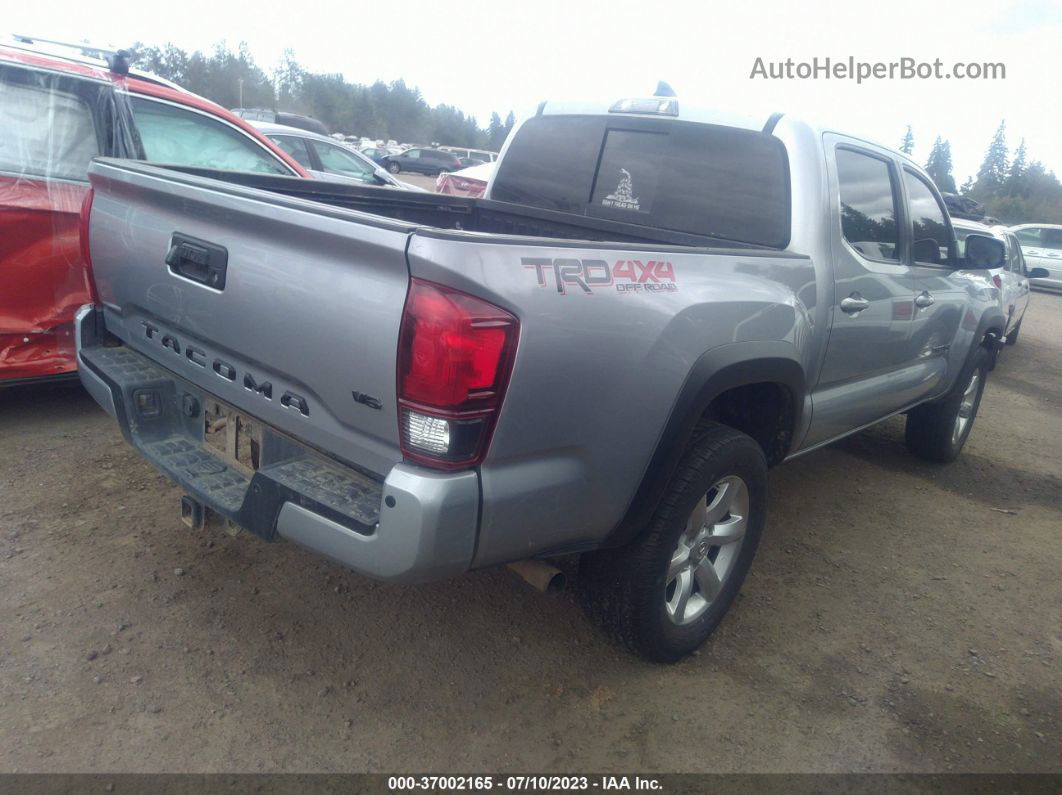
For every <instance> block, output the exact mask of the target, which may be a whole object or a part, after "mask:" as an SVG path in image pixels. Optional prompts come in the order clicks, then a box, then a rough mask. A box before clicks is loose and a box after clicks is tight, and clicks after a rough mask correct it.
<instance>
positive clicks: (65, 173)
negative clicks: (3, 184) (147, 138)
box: [0, 70, 100, 181]
mask: <svg viewBox="0 0 1062 795" xmlns="http://www.w3.org/2000/svg"><path fill="white" fill-rule="evenodd" d="M19 71H21V70H19ZM7 77H8V75H5V74H3V73H0V112H2V113H3V122H0V172H3V173H6V174H15V175H17V176H24V177H43V178H46V179H64V180H78V181H85V180H87V179H88V176H87V173H88V165H89V161H90V160H91V159H92V158H93V157H95V156H96V155H98V154H100V144H99V140H98V138H97V135H96V126H95V122H94V121H93V116H92V109H91V107H89V104H88V102H86V101H85V99H84V98H83V97H81V96H79V95H78V94H77V93H75V92H74V90H73V81H71V80H67V79H61V78H58V77H52V76H49V75H44V74H36V75H26V76H25V77H26V79H17V78H18V77H21V76H17V74H16V73H15V72H12V74H11V77H12V78H13V79H11V80H8V79H7ZM67 89H69V90H67Z"/></svg>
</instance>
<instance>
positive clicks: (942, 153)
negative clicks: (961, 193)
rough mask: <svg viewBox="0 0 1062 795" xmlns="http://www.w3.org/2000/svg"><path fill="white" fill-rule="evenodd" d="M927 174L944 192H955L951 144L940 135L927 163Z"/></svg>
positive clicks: (934, 143)
mask: <svg viewBox="0 0 1062 795" xmlns="http://www.w3.org/2000/svg"><path fill="white" fill-rule="evenodd" d="M926 173H927V174H929V176H930V178H932V180H933V182H934V183H936V186H937V187H938V188H939V189H940V190H941V191H942V192H944V193H954V192H955V177H954V176H952V173H951V144H950V143H948V142H947V141H945V140H943V139H941V137H940V136H939V135H938V136H937V140H935V141H934V142H933V149H932V151H930V153H929V159H928V160H927V161H926Z"/></svg>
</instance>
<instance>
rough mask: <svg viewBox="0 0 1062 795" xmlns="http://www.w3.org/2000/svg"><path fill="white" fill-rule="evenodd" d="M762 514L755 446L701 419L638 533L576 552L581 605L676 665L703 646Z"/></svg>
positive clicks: (760, 461)
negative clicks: (626, 541) (618, 543)
mask: <svg viewBox="0 0 1062 795" xmlns="http://www.w3.org/2000/svg"><path fill="white" fill-rule="evenodd" d="M766 515H767V462H766V460H765V458H764V455H763V451H762V450H761V449H760V446H759V445H758V444H757V443H756V442H755V441H754V440H753V439H752V438H750V437H748V436H746V435H745V434H743V433H740V432H738V431H735V430H733V429H732V428H729V427H727V426H724V425H719V424H717V423H704V424H702V425H701V426H699V427H698V430H697V432H696V434H695V436H694V440H693V442H692V443H691V444H690V446H689V448H688V449H687V451H686V454H685V456H684V457H683V460H682V462H681V463H680V464H679V467H678V469H677V470H676V472H675V474H674V475H673V476H672V478H671V481H670V482H669V484H668V486H667V490H666V492H665V494H664V498H663V500H662V501H661V504H660V507H659V508H658V509H657V511H656V514H655V515H654V516H653V518H652V520H650V522H649V525H648V526H647V527H646V529H645V531H644V532H643V533H642V534H641V535H640V536H639V537H638V539H637V540H636V541H635V542H634V543H632V544H631V545H629V546H627V547H624V548H622V549H616V550H603V551H600V552H596V553H592V554H588V555H584V557H583V565H582V576H581V577H580V590H581V592H582V598H583V603H584V606H585V607H586V608H587V610H588V612H589V613H590V614H591V616H592V617H593V618H594V619H595V620H596V621H597V622H598V623H600V624H601V625H602V626H603V627H604V628H605V630H606V631H607V632H609V633H610V634H611V635H612V636H613V637H615V638H616V639H618V640H620V641H621V642H623V643H624V644H626V645H627V647H628V648H630V649H631V650H632V651H635V652H637V653H638V654H640V655H641V656H643V657H645V658H647V659H649V660H654V661H658V662H674V661H676V660H678V659H680V658H681V657H683V656H685V655H686V654H689V653H690V652H692V651H693V650H695V649H696V648H697V647H698V646H700V645H701V644H702V643H704V641H705V640H706V639H707V638H708V636H709V635H711V634H712V631H713V630H715V628H716V627H717V626H718V625H719V622H720V621H721V620H722V618H723V616H724V615H725V614H726V611H727V609H728V608H729V607H730V605H731V604H732V603H733V601H734V599H735V597H736V596H737V593H738V590H739V589H740V588H741V583H742V582H743V581H744V579H745V575H746V574H747V573H748V570H749V566H750V565H751V563H752V558H753V557H754V556H755V554H756V547H757V545H758V544H759V540H760V533H761V532H762V530H763V525H764V523H765V520H766Z"/></svg>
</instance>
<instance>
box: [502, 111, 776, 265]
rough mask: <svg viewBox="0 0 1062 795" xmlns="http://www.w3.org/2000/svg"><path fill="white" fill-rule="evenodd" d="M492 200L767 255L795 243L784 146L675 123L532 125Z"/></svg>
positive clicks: (553, 120) (549, 119) (561, 121)
mask: <svg viewBox="0 0 1062 795" xmlns="http://www.w3.org/2000/svg"><path fill="white" fill-rule="evenodd" d="M491 198H492V199H494V200H496V201H503V202H510V203H513V204H522V205H528V206H532V207H539V208H542V209H547V210H558V211H561V212H567V213H575V214H579V215H585V216H593V217H596V218H603V219H609V220H614V221H622V222H625V223H631V224H641V225H645V226H651V227H655V228H659V229H668V230H673V231H676V232H682V233H686V234H692V235H699V236H706V237H713V238H718V239H720V240H724V241H730V242H735V243H747V244H751V245H756V246H766V247H771V248H784V247H785V246H787V245H788V243H789V236H790V196H789V162H788V158H787V155H786V152H785V147H784V145H783V144H782V142H781V141H779V140H778V139H776V138H775V137H774V136H772V135H770V134H767V133H762V132H759V131H752V130H744V129H737V128H732V127H723V126H719V125H712V124H703V123H694V122H684V121H676V120H673V119H667V120H665V119H649V118H641V117H637V118H636V117H627V118H618V117H612V116H608V117H606V116H550V115H546V116H537V117H534V118H532V119H529V120H528V121H527V122H525V123H524V124H523V125H522V126H521V127H520V128H519V130H518V132H517V133H516V135H515V137H514V139H513V140H512V142H511V143H510V144H509V148H508V151H507V153H506V156H505V158H504V159H503V160H502V161H501V162H500V164H499V170H498V174H497V176H496V177H495V182H494V186H493V188H492V190H491Z"/></svg>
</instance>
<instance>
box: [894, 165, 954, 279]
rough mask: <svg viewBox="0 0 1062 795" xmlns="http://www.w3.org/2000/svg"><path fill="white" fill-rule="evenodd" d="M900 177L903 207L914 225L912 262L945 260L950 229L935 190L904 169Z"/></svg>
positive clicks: (926, 263) (937, 262)
mask: <svg viewBox="0 0 1062 795" xmlns="http://www.w3.org/2000/svg"><path fill="white" fill-rule="evenodd" d="M903 181H904V185H905V186H906V188H907V207H908V210H909V212H910V215H911V224H912V226H913V229H914V237H913V238H912V249H913V255H914V260H915V262H917V263H919V264H921V265H943V264H946V263H947V262H948V259H949V254H948V252H949V251H950V248H951V232H950V231H949V229H948V220H947V216H945V215H944V210H943V208H942V207H941V206H940V202H939V201H937V197H936V194H934V193H933V191H932V190H931V189H930V187H929V185H927V184H926V182H925V180H923V179H922V178H921V177H920V176H918V175H917V174H915V173H913V172H911V171H908V170H906V169H904V172H903Z"/></svg>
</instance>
